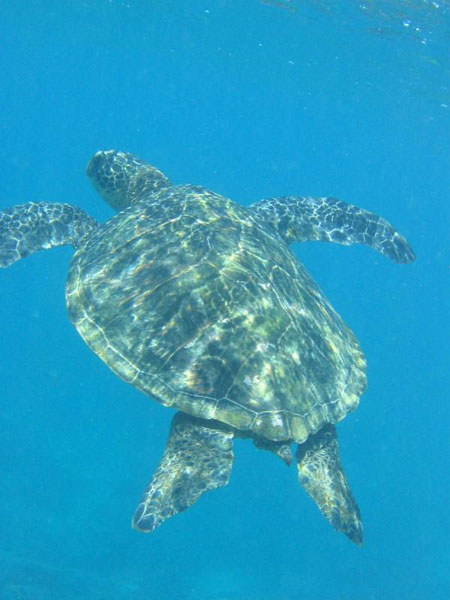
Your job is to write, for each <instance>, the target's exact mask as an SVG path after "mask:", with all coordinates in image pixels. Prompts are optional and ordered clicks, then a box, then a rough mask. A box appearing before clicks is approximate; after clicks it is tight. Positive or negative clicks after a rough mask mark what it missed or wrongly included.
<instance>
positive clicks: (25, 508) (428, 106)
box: [0, 0, 450, 600]
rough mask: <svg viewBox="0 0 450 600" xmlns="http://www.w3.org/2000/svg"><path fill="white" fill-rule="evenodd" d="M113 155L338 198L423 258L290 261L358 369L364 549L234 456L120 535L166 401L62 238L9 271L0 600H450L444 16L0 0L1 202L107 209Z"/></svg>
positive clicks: (348, 464)
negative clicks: (129, 361) (109, 320)
mask: <svg viewBox="0 0 450 600" xmlns="http://www.w3.org/2000/svg"><path fill="white" fill-rule="evenodd" d="M109 148H116V149H120V150H124V151H129V152H133V153H135V154H137V155H139V156H141V157H142V158H144V159H146V160H147V161H149V162H151V163H152V164H154V165H156V166H158V167H159V168H160V169H161V170H162V171H163V172H164V173H165V174H166V175H167V176H168V177H169V178H170V179H171V180H172V181H175V182H177V183H182V182H191V183H197V184H201V185H204V186H206V187H208V188H210V189H212V190H214V191H216V192H219V193H222V194H223V195H225V196H227V197H231V198H232V199H233V200H235V201H237V202H240V203H242V204H249V203H251V202H253V201H255V200H258V199H260V198H264V197H270V196H280V195H287V194H291V195H294V194H295V195H316V196H320V195H332V196H336V197H338V198H340V199H341V200H344V201H346V202H349V203H353V204H357V205H359V206H362V207H364V208H366V209H369V210H372V211H373V212H376V213H377V214H379V215H382V216H384V217H385V218H387V219H388V220H389V221H390V222H391V223H393V225H394V226H395V227H397V228H398V229H399V230H400V232H401V233H402V234H404V235H405V236H406V238H407V239H408V241H409V242H410V243H411V245H412V247H413V248H414V250H415V252H416V255H417V262H416V263H415V264H413V265H396V264H394V263H391V262H390V261H388V260H387V259H385V258H383V257H382V256H381V255H379V254H377V253H376V252H374V251H373V250H370V249H368V248H366V247H359V246H353V247H342V246H337V245H332V244H314V243H306V244H302V245H296V246H294V252H295V253H296V255H297V256H298V257H299V259H301V260H302V262H304V264H305V265H306V267H307V269H308V270H309V271H310V273H311V274H312V275H313V276H314V278H315V279H316V280H317V282H318V283H319V285H320V286H321V288H322V289H323V291H324V292H325V294H326V295H327V297H328V298H329V299H330V301H331V303H332V305H333V306H334V307H335V308H336V309H337V310H338V312H339V313H340V314H341V315H342V316H343V318H344V320H345V321H346V323H347V324H348V325H349V326H350V327H351V329H352V330H353V331H354V332H355V333H356V335H357V337H358V338H359V340H360V342H361V345H362V348H363V350H364V352H365V354H366V358H367V361H368V380H369V386H368V390H367V392H366V393H365V394H364V395H363V397H362V398H361V402H360V405H359V407H358V409H357V411H356V412H355V413H352V414H349V415H348V416H347V418H346V419H345V420H344V421H343V422H342V423H340V424H339V425H338V433H339V438H340V450H341V455H342V459H343V463H344V466H345V469H346V473H347V476H348V478H349V481H350V484H351V486H352V490H353V492H354V494H355V496H356V499H357V501H358V504H359V506H360V508H361V512H362V516H363V522H364V528H365V543H364V546H363V547H362V548H358V547H356V546H354V545H353V544H351V543H350V542H349V541H348V540H347V539H346V538H345V536H343V535H342V534H338V533H336V532H335V531H334V530H333V529H332V528H331V527H330V525H329V524H328V523H327V521H326V520H325V519H324V518H323V517H322V516H321V514H320V513H319V511H318V509H317V507H316V506H315V505H314V503H313V502H312V501H311V500H310V499H309V498H308V497H307V495H306V494H305V493H304V491H303V490H302V489H301V488H300V486H299V485H298V482H297V477H296V473H295V469H294V468H291V469H286V468H285V467H284V466H283V464H282V463H281V461H279V460H277V459H276V458H275V457H273V456H272V455H269V454H268V453H264V452H259V451H257V450H256V449H255V448H254V447H253V445H252V444H251V443H249V442H244V441H239V440H238V441H236V443H235V456H236V458H235V463H234V468H233V472H232V476H231V480H230V483H229V485H228V486H227V487H225V488H222V489H220V490H218V491H215V492H214V493H208V494H206V495H204V496H203V497H202V498H201V499H200V500H199V501H198V502H197V503H196V504H195V505H193V506H192V507H191V508H190V509H189V510H188V511H187V512H185V513H182V514H181V515H178V516H176V517H175V518H173V519H169V520H168V521H167V522H165V523H164V524H163V525H162V526H161V527H160V528H158V529H157V530H156V531H155V532H154V533H152V534H151V535H150V536H146V535H142V534H138V533H137V532H135V531H133V530H132V529H131V526H130V521H131V516H132V514H133V512H134V510H135V508H136V506H137V503H138V502H139V499H140V496H141V494H142V492H143V490H144V488H145V486H146V484H147V482H148V480H149V479H150V476H151V474H152V472H153V470H154V468H155V467H156V465H157V464H158V461H159V458H160V456H161V453H162V451H163V448H164V445H165V442H166V438H167V434H168V430H169V424H170V420H171V417H172V414H173V411H171V410H170V409H167V408H164V407H162V406H161V405H159V404H157V403H156V402H154V401H152V400H151V399H149V398H147V397H145V396H144V395H142V394H140V393H139V392H137V391H136V390H134V389H133V388H132V387H130V386H128V385H126V384H125V383H123V382H121V381H120V380H119V379H118V378H117V377H116V376H115V375H114V374H113V373H112V372H110V371H109V370H108V368H107V367H106V366H105V365H104V364H103V363H102V362H101V361H100V360H99V359H98V358H97V357H96V356H95V355H94V354H92V353H91V352H90V351H89V349H88V348H87V347H86V346H85V344H84V343H83V341H82V340H81V338H80V337H79V336H78V334H77V332H76V331H75V329H74V328H73V327H72V325H71V324H70V322H69V320H68V318H67V315H66V309H65V301H64V285H65V277H66V273H67V270H68V265H69V262H70V258H71V256H72V254H73V250H72V249H71V248H69V247H64V248H57V249H54V250H52V251H51V252H40V253H37V254H35V255H33V256H31V257H30V258H27V259H26V260H24V261H21V262H18V263H16V264H14V265H13V266H12V267H11V268H9V269H5V270H2V271H1V272H0V481H1V483H0V600H48V599H61V600H74V599H79V598H83V599H84V598H85V599H88V600H90V599H93V600H107V599H108V600H122V599H123V600H128V599H133V600H144V599H145V600H147V599H154V600H168V599H172V598H173V599H177V600H178V599H179V600H281V599H284V598H290V599H292V600H303V599H304V600H334V599H336V600H372V599H373V600H378V599H383V600H396V599H399V598H408V600H431V599H433V600H444V599H448V598H450V543H449V537H450V523H449V519H450V517H449V497H450V479H449V478H450V460H449V399H450V392H449V383H448V378H449V362H450V360H449V359H450V348H449V338H450V325H449V317H448V313H449V308H450V285H449V273H450V271H449V266H450V257H449V254H450V252H449V223H450V219H449V217H450V214H449V213H450V210H449V203H450V3H449V2H440V1H436V2H430V1H427V0H410V1H406V0H403V1H400V0H393V1H390V2H388V1H379V2H377V1H375V0H369V1H366V2H355V1H353V0H334V1H332V0H323V1H314V0H310V1H300V0H298V1H297V2H295V1H294V0H291V1H289V0H286V1H282V0H279V1H277V0H273V1H271V0H267V1H265V2H258V0H240V1H232V0H209V1H207V0H190V1H189V2H187V1H186V2H184V1H182V0H177V1H176V0H161V1H156V0H155V1H152V0H84V1H83V0H14V1H13V2H12V1H7V0H0V208H5V207H7V206H11V205H13V204H18V203H23V202H28V201H36V202H38V201H48V202H52V201H57V202H69V203H72V204H76V205H78V206H80V207H82V208H83V209H85V210H86V211H88V212H89V213H90V214H91V215H92V216H94V217H95V218H97V219H99V220H101V221H104V220H106V219H108V218H109V217H110V216H111V215H112V212H111V210H110V209H109V207H108V206H107V205H106V204H104V203H103V201H102V200H101V199H100V198H99V196H98V195H97V194H96V193H95V191H94V190H93V189H92V187H91V186H90V184H89V182H88V180H87V178H86V176H85V167H86V164H87V162H88V161H89V159H90V157H91V155H92V154H93V153H94V152H95V151H97V150H98V149H109Z"/></svg>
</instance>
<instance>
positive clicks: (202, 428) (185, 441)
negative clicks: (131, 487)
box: [132, 413, 234, 533]
mask: <svg viewBox="0 0 450 600" xmlns="http://www.w3.org/2000/svg"><path fill="white" fill-rule="evenodd" d="M233 437H234V436H233V433H232V432H231V431H230V430H229V429H227V428H226V427H224V426H223V425H221V424H220V423H218V422H216V421H205V420H203V419H197V418H195V417H191V416H189V415H186V414H183V413H177V414H176V415H175V417H174V418H173V420H172V426H171V429H170V434H169V439H168V441H167V445H166V449H165V451H164V454H163V457H162V459H161V462H160V463H159V466H158V468H157V469H156V471H155V473H154V475H153V478H152V480H151V481H150V483H149V485H148V487H147V489H146V490H145V492H144V495H143V496H142V499H141V502H140V504H139V506H138V507H137V509H136V512H135V514H134V517H133V521H132V524H133V527H134V529H137V530H138V531H143V532H145V533H151V532H152V531H153V530H154V529H156V528H157V527H158V526H159V525H161V523H162V522H163V521H165V520H166V519H168V518H169V517H171V516H173V515H175V514H177V513H179V512H181V511H183V510H186V509H187V508H189V506H191V504H193V503H194V502H195V501H196V500H198V498H199V497H200V495H201V494H202V493H203V492H206V491H208V490H212V489H215V488H217V487H221V486H224V485H226V484H227V483H228V480H229V478H230V473H231V467H232V465H233V458H234V457H233Z"/></svg>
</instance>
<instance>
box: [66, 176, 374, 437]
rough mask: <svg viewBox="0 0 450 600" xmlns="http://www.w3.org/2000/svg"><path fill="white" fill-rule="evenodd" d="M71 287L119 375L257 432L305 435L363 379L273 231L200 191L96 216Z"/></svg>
mask: <svg viewBox="0 0 450 600" xmlns="http://www.w3.org/2000/svg"><path fill="white" fill-rule="evenodd" d="M66 297H67V305H68V310H69V315H70V318H71V320H72V321H73V323H74V325H75V327H76V328H77V329H78V331H79V333H80V334H81V336H82V338H83V339H84V340H85V342H86V343H87V345H88V346H89V347H90V348H91V349H92V350H93V351H94V352H95V353H96V354H97V355H98V356H99V357H100V358H101V359H102V360H103V361H104V362H105V363H106V364H107V365H108V366H109V367H110V368H111V369H112V370H113V371H114V372H115V373H117V375H119V377H121V378H122V379H123V380H124V381H126V382H128V383H130V384H132V385H133V386H135V387H136V388H138V389H139V390H141V391H142V392H144V393H146V394H148V395H150V396H152V397H153V398H155V399H156V400H158V401H159V402H161V403H162V404H163V405H165V406H172V407H174V408H177V409H179V410H181V411H184V412H186V413H189V414H192V415H195V416H197V417H202V418H206V419H217V420H219V421H222V422H224V423H226V424H228V425H231V426H233V427H235V428H237V429H239V430H242V431H244V432H247V433H250V434H252V435H256V436H259V437H262V438H266V439H269V440H276V441H279V440H292V441H297V442H300V443H301V442H303V441H304V440H305V439H306V438H307V437H308V435H309V434H310V433H313V432H315V431H317V430H318V429H320V428H321V427H322V426H323V425H324V424H325V423H335V422H337V421H339V420H341V419H342V418H343V417H344V416H345V415H346V413H347V412H348V411H349V410H352V409H354V408H355V407H356V405H357V403H358V399H359V396H360V394H361V393H362V392H363V390H364V387H365V361H364V357H363V355H362V353H361V350H360V348H359V345H358V342H357V340H356V339H355V337H354V335H353V333H352V332H351V331H350V330H349V329H348V328H347V327H346V325H345V324H344V323H343V321H342V319H341V318H340V317H339V315H337V313H336V312H335V311H334V310H333V308H332V307H331V306H330V304H329V303H328V301H327V300H326V299H325V297H324V296H323V294H322V293H321V291H320V290H319V289H318V287H317V285H316V284H315V283H314V281H313V280H312V279H311V277H310V276H309V274H308V273H307V272H306V271H305V269H304V268H303V266H302V265H301V264H300V263H299V262H298V261H297V260H296V259H295V257H294V256H293V254H292V253H291V251H290V250H289V248H288V246H287V245H286V244H285V242H284V241H283V240H282V239H281V237H280V236H279V235H278V233H277V232H276V231H275V230H274V229H273V228H272V227H271V226H269V225H267V226H266V225H265V224H264V223H262V222H261V221H259V220H257V218H256V217H254V216H253V215H252V213H251V210H248V209H246V208H245V207H243V206H240V205H238V204H236V203H234V202H232V201H230V200H228V199H226V198H223V197H222V196H220V195H218V194H214V193H212V192H209V191H207V190H205V189H204V188H200V187H195V186H190V185H187V186H186V185H185V186H173V187H170V188H166V189H165V190H163V191H161V192H159V193H157V194H154V195H152V196H150V197H149V198H147V199H143V200H140V201H139V202H137V203H136V204H134V205H132V206H130V207H128V208H127V209H126V210H124V211H122V212H120V213H119V214H117V215H116V216H115V217H113V218H112V219H111V220H109V221H108V222H107V223H105V224H104V225H102V226H100V227H99V228H98V229H97V230H96V231H95V232H94V233H93V234H92V235H91V236H90V237H89V239H88V241H87V242H86V243H85V244H84V245H83V246H82V247H81V248H79V249H78V251H77V252H76V254H75V255H74V258H73V260H72V264H71V266H70V270H69V275H68V280H67V289H66Z"/></svg>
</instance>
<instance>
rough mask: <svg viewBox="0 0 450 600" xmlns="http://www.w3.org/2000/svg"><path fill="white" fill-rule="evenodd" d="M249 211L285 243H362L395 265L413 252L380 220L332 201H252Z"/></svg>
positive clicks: (410, 257)
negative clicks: (276, 232)
mask: <svg viewBox="0 0 450 600" xmlns="http://www.w3.org/2000/svg"><path fill="white" fill-rule="evenodd" d="M250 209H251V210H252V211H253V212H254V213H255V214H256V215H257V216H258V217H259V218H262V219H263V220H264V221H265V222H267V223H270V224H271V225H273V226H274V227H275V229H276V230H277V231H278V232H279V234H280V235H281V236H282V237H283V238H284V240H285V241H286V242H287V243H288V244H292V243H294V242H306V241H310V240H311V241H314V240H316V241H319V242H334V243H336V244H343V245H344V246H349V245H351V244H364V245H366V246H370V247H371V248H373V249H374V250H377V251H378V252H380V253H381V254H383V255H384V256H387V257H388V258H390V259H391V260H393V261H394V262H397V263H411V262H414V260H415V255H414V251H413V250H412V248H411V246H410V245H409V244H408V242H407V241H406V239H405V238H404V237H403V236H402V235H400V234H399V233H398V231H397V230H396V229H394V228H393V227H392V225H391V224H390V223H388V222H387V221H386V220H385V219H383V218H382V217H378V216H377V215H375V214H374V213H371V212H369V211H368V210H364V209H362V208H358V207H357V206H353V205H352V204H346V203H345V202H341V201H340V200H337V199H336V198H329V197H324V198H309V197H301V196H285V197H281V198H267V199H266V200H261V201H260V202H255V203H254V204H252V205H251V206H250Z"/></svg>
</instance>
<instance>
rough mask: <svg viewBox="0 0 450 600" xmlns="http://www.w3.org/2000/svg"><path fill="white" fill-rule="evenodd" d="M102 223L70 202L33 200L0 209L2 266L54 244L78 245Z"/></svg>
mask: <svg viewBox="0 0 450 600" xmlns="http://www.w3.org/2000/svg"><path fill="white" fill-rule="evenodd" d="M97 225H98V223H97V221H96V220H95V219H93V218H92V217H90V216H89V215H88V214H87V213H85V212H84V211H83V210H81V209H80V208H77V207H76V206H71V205H70V204H60V203H54V204H48V203H46V202H39V203H36V202H29V203H28V204H19V205H17V206H13V207H12V208H6V209H5V210H2V211H0V267H7V266H9V265H11V264H13V263H15V262H16V261H17V260H20V259H21V258H25V256H28V255H29V254H34V252H37V251H38V250H43V249H47V248H52V247H53V246H65V245H71V246H73V247H74V248H77V247H78V244H79V243H80V241H81V240H82V239H83V238H84V237H85V236H86V235H87V234H88V233H90V232H91V231H92V230H93V229H95V228H96V227H97Z"/></svg>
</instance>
